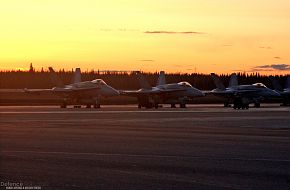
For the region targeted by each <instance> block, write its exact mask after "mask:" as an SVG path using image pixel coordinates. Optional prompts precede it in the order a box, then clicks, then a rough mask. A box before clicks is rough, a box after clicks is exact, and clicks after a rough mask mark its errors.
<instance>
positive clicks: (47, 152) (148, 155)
mask: <svg viewBox="0 0 290 190" xmlns="http://www.w3.org/2000/svg"><path fill="white" fill-rule="evenodd" d="M0 152H1V153H30V154H58V155H80V156H82V155H83V156H112V157H114V156H123V157H136V158H193V159H207V160H236V161H263V162H287V163H288V162H290V160H287V159H271V158H239V157H228V158H221V157H209V156H190V155H157V154H151V155H150V154H119V153H116V154H113V153H95V152H54V151H21V150H19V151H9V150H4V151H0Z"/></svg>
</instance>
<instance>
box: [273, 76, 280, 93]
mask: <svg viewBox="0 0 290 190" xmlns="http://www.w3.org/2000/svg"><path fill="white" fill-rule="evenodd" d="M270 80H271V82H272V86H273V87H274V90H277V91H280V92H281V91H282V90H283V89H282V86H281V85H280V83H279V81H278V80H277V79H276V78H275V77H273V76H271V77H270Z"/></svg>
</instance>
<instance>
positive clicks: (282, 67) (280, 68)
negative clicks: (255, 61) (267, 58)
mask: <svg viewBox="0 0 290 190" xmlns="http://www.w3.org/2000/svg"><path fill="white" fill-rule="evenodd" d="M273 70H278V71H290V65H289V64H273V65H261V66H256V67H254V68H253V71H273Z"/></svg>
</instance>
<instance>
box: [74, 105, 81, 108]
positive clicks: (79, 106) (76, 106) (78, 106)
mask: <svg viewBox="0 0 290 190" xmlns="http://www.w3.org/2000/svg"><path fill="white" fill-rule="evenodd" d="M74 108H82V106H81V105H75V106H74Z"/></svg>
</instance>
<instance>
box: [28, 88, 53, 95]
mask: <svg viewBox="0 0 290 190" xmlns="http://www.w3.org/2000/svg"><path fill="white" fill-rule="evenodd" d="M23 91H24V92H25V93H28V94H41V93H46V92H52V89H27V88H25V89H23Z"/></svg>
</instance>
